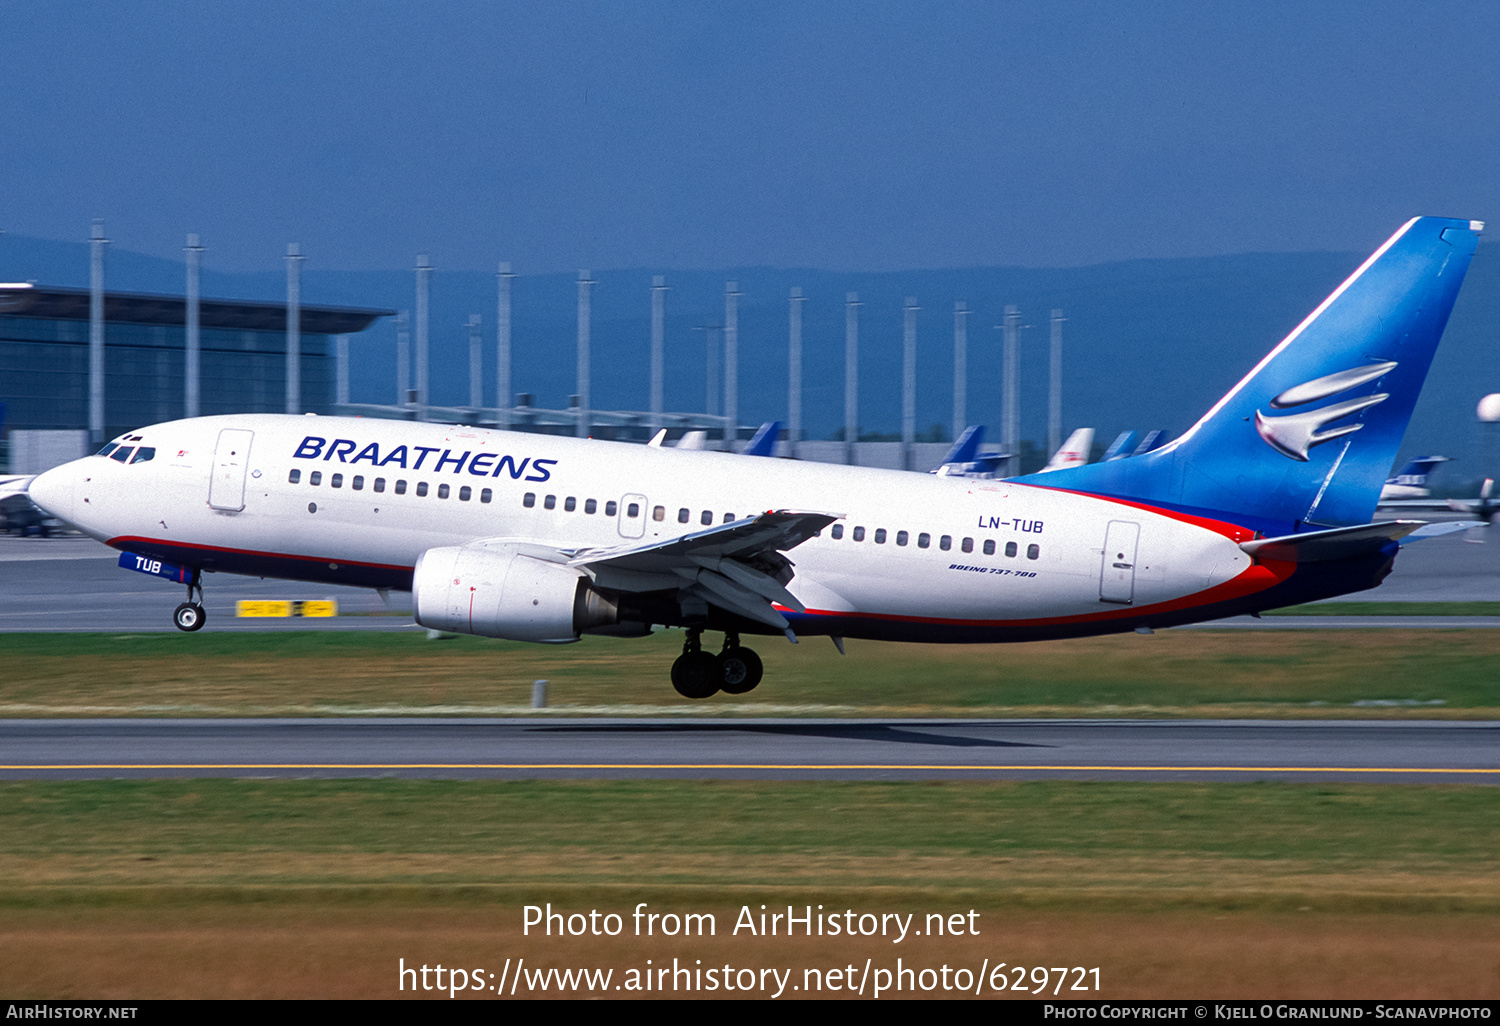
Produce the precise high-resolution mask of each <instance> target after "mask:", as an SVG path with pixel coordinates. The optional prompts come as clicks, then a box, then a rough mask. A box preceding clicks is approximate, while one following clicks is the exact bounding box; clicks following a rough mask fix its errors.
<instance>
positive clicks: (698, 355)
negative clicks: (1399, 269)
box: [0, 235, 1500, 486]
mask: <svg viewBox="0 0 1500 1026" xmlns="http://www.w3.org/2000/svg"><path fill="white" fill-rule="evenodd" d="M1365 255H1366V254H1362V253H1326V252H1316V253H1247V254H1240V255H1234V256H1221V257H1204V258H1194V259H1178V260H1134V261H1128V262H1123V263H1112V264H1098V265H1094V266H1089V267H1075V268H1034V269H1029V268H1018V267H974V268H957V269H951V270H917V271H896V272H888V273H879V274H856V273H835V272H829V271H820V270H813V269H796V268H793V269H783V268H767V267H742V268H730V269H725V270H722V271H672V270H670V269H661V268H650V269H629V270H613V271H610V270H605V271H597V270H596V271H593V272H592V276H593V278H594V279H595V280H596V281H597V284H596V285H595V286H594V289H593V311H594V316H593V331H592V333H593V366H594V368H595V371H594V381H593V393H594V405H595V406H596V407H598V408H600V409H640V408H643V407H644V406H645V405H646V403H647V381H648V367H647V357H648V342H649V337H650V284H651V276H652V274H665V275H666V281H667V284H668V285H669V286H670V287H671V289H672V291H671V292H670V293H668V296H667V353H668V374H667V405H668V407H669V408H671V409H678V410H702V409H703V408H704V403H705V332H703V331H701V330H695V329H696V328H698V327H699V326H702V325H710V324H711V325H718V324H721V323H722V321H723V315H724V284H725V282H726V281H729V280H733V281H737V282H738V285H739V290H740V292H741V293H742V296H741V298H740V409H741V412H742V417H743V419H744V420H745V421H746V422H747V423H753V422H757V421H761V420H769V419H780V418H784V417H785V415H786V374H787V371H786V355H787V297H788V293H789V291H790V289H791V288H792V287H793V286H800V287H801V288H802V290H803V294H804V295H805V296H806V297H807V302H806V304H805V306H804V308H803V336H804V351H805V361H804V370H803V380H804V383H805V389H804V398H803V409H804V417H805V420H806V427H807V432H808V435H809V437H813V438H827V437H830V436H831V435H832V434H833V433H834V432H835V431H837V430H840V429H841V428H842V425H843V382H844V294H845V293H846V292H850V291H854V292H858V293H859V298H860V300H861V301H862V303H863V306H862V307H861V309H860V314H859V318H860V386H861V392H860V413H861V416H860V422H861V429H862V430H863V431H870V432H893V431H899V430H900V422H901V406H900V401H901V347H902V318H903V313H902V311H903V306H904V304H905V300H906V297H907V296H914V297H916V299H917V302H918V303H919V304H920V305H921V307H922V310H921V313H920V314H919V315H918V345H919V355H918V418H917V422H918V429H919V430H923V431H925V430H927V429H928V428H929V427H930V426H932V425H938V426H940V428H941V430H942V432H943V433H944V436H946V434H947V432H948V425H949V424H950V421H951V409H952V407H951V403H952V381H953V363H952V360H953V312H952V311H953V303H954V301H955V300H963V301H964V302H966V303H967V304H968V307H969V309H971V310H973V311H974V313H973V314H972V315H971V316H970V318H969V396H968V410H969V420H970V421H971V422H984V423H988V424H990V425H991V426H992V434H998V430H997V427H996V426H997V425H998V424H999V415H1000V408H999V403H1000V344H999V342H1000V340H999V332H998V331H995V330H994V329H993V326H994V325H997V324H999V323H1000V320H1001V317H1002V311H1003V308H1004V306H1005V305H1006V304H1007V303H1014V304H1016V305H1017V306H1019V307H1020V310H1021V313H1022V315H1023V318H1024V321H1023V323H1026V324H1029V325H1032V327H1030V328H1029V329H1028V330H1026V331H1025V332H1023V335H1022V378H1021V380H1022V396H1023V398H1022V403H1021V406H1022V409H1021V421H1022V436H1023V437H1025V438H1029V439H1033V440H1037V441H1038V442H1044V441H1045V437H1046V414H1047V411H1046V402H1047V399H1046V397H1047V380H1046V373H1047V337H1048V328H1047V318H1048V314H1049V311H1050V310H1051V309H1052V308H1054V307H1058V308H1061V309H1062V310H1063V312H1064V315H1065V316H1066V317H1067V323H1066V325H1065V328H1064V389H1063V404H1064V406H1063V421H1064V429H1065V430H1071V429H1072V428H1074V427H1079V426H1092V427H1094V428H1095V429H1096V430H1097V432H1098V437H1099V438H1100V439H1101V440H1102V441H1104V442H1105V443H1107V442H1108V440H1109V439H1111V438H1113V436H1114V435H1115V433H1117V432H1119V431H1122V430H1125V429H1128V428H1134V429H1139V430H1143V431H1144V430H1149V429H1151V428H1165V429H1167V430H1168V431H1169V432H1170V433H1174V434H1175V433H1176V432H1180V431H1182V430H1183V429H1185V428H1187V427H1188V426H1189V425H1190V424H1191V423H1192V422H1193V421H1194V420H1195V419H1196V418H1197V417H1198V416H1199V415H1200V414H1201V413H1202V412H1203V411H1204V410H1206V409H1207V408H1208V406H1209V405H1210V404H1212V403H1213V401H1214V400H1215V399H1217V398H1218V397H1219V396H1220V395H1222V394H1223V393H1224V392H1225V391H1226V390H1227V389H1229V388H1230V387H1231V386H1232V385H1233V384H1234V383H1235V382H1236V381H1237V380H1239V378H1240V377H1242V376H1243V375H1244V373H1245V372H1246V371H1247V370H1249V368H1250V367H1251V366H1252V365H1253V364H1254V363H1255V361H1257V360H1258V359H1259V358H1260V357H1261V356H1262V355H1263V354H1264V353H1265V352H1266V351H1267V350H1269V349H1270V347H1271V346H1272V345H1274V344H1275V343H1276V342H1277V341H1279V340H1280V339H1281V338H1282V337H1283V336H1284V335H1285V334H1286V333H1287V332H1288V331H1290V330H1291V329H1292V328H1293V327H1295V326H1296V324H1297V323H1298V322H1299V321H1300V320H1301V319H1302V318H1303V317H1304V316H1306V314H1307V313H1308V312H1309V311H1310V310H1312V309H1313V307H1314V306H1316V305H1317V303H1318V302H1319V301H1321V300H1322V299H1323V297H1324V296H1326V295H1327V294H1328V293H1329V292H1330V291H1332V290H1333V289H1334V288H1335V287H1336V286H1337V285H1338V283H1339V282H1340V281H1342V280H1343V279H1344V278H1345V277H1346V276H1347V275H1348V274H1349V273H1350V272H1352V271H1353V270H1354V268H1355V267H1357V266H1358V264H1359V262H1360V261H1361V260H1362V259H1363V258H1364V256H1365ZM413 263H415V260H413ZM517 270H518V271H520V272H524V271H525V268H524V267H523V268H518V269H517ZM284 274H285V272H284V270H283V269H282V268H281V266H280V265H279V264H274V265H272V266H270V267H268V269H267V271H266V272H264V273H258V274H223V273H220V272H217V271H215V270H214V268H213V251H212V249H210V250H209V251H208V253H207V255H206V258H205V262H204V271H203V293H204V295H205V296H215V297H222V298H230V299H266V300H276V299H280V298H282V297H283V296H284V294H285V276H284ZM0 279H5V280H23V281H24V280H28V279H35V280H37V281H38V282H40V283H43V284H48V285H72V286H86V285H87V284H88V247H87V244H85V243H82V242H79V243H65V242H55V241H49V240H43V239H33V238H27V237H24V236H15V235H0ZM574 279H575V276H574V275H570V274H541V275H528V274H525V273H520V274H519V275H518V277H516V278H515V279H514V282H513V286H512V288H513V296H514V329H513V330H514V338H515V366H514V371H513V382H514V387H515V389H516V391H522V392H531V393H534V394H535V395H536V401H537V403H538V404H539V405H543V406H554V407H556V406H563V405H565V404H566V402H567V396H568V394H569V393H571V392H573V391H574V390H575V389H574V354H575V337H576V325H575V310H576V295H577V291H576V286H575V283H574ZM106 281H107V287H109V288H111V289H120V290H129V291H145V292H169V293H179V294H180V293H181V291H182V289H183V268H182V265H181V264H180V263H177V262H174V261H170V260H162V259H160V258H156V257H149V256H145V255H142V254H139V253H132V252H129V251H125V250H120V249H115V248H113V247H112V248H111V249H110V251H109V253H108V257H107V263H106ZM413 291H414V284H413V276H412V273H411V271H409V270H391V271H325V270H320V269H319V268H318V265H317V254H316V253H314V254H312V255H311V257H310V259H309V260H308V261H307V263H306V264H305V265H304V274H303V287H302V296H303V302H306V303H329V304H347V305H357V306H377V307H385V308H391V309H410V308H411V306H412V305H413ZM471 313H478V314H480V315H481V317H482V318H483V323H484V332H485V337H486V342H487V351H486V354H485V359H486V368H487V369H486V374H487V380H486V388H485V396H486V401H487V402H490V403H493V402H494V401H495V399H494V383H493V380H491V379H489V378H488V375H489V374H490V373H492V368H493V364H492V363H491V361H492V359H493V356H492V352H493V340H494V322H495V276H494V275H493V274H491V273H484V272H474V271H447V270H444V269H443V268H438V269H437V270H436V272H435V273H434V275H433V279H432V382H433V384H432V396H433V401H434V402H437V403H452V404H455V405H457V404H460V403H466V402H467V401H468V380H467V375H468V342H467V328H466V327H465V324H466V322H467V320H468V316H469V314H471ZM1497 344H1500V243H1496V242H1484V243H1481V245H1480V247H1479V252H1478V253H1477V255H1476V256H1475V258H1474V263H1473V267H1472V269H1471V270H1470V273H1469V277H1468V281H1467V283H1466V284H1465V286H1464V290H1463V292H1462V293H1461V294H1460V297H1459V301H1458V306H1457V308H1456V309H1455V311H1454V315H1453V319H1452V321H1451V323H1450V325H1449V327H1448V332H1447V335H1446V337H1445V339H1444V342H1443V345H1442V347H1441V348H1440V349H1439V350H1438V355H1437V359H1436V361H1435V362H1434V364H1433V369H1432V375H1431V377H1430V379H1429V382H1428V385H1427V388H1426V390H1425V391H1424V393H1423V396H1422V400H1421V403H1420V404H1419V406H1418V408H1417V413H1416V416H1415V418H1414V420H1413V423H1412V427H1411V430H1410V431H1409V433H1408V436H1407V444H1406V446H1405V447H1404V448H1403V453H1405V454H1408V455H1421V454H1426V453H1429V452H1441V453H1443V454H1445V455H1449V456H1454V457H1456V458H1458V459H1460V460H1461V461H1462V462H1460V463H1458V464H1456V465H1455V466H1453V467H1452V468H1449V469H1448V470H1447V471H1446V472H1445V473H1444V475H1443V476H1442V477H1440V478H1439V479H1438V481H1437V482H1436V483H1437V484H1438V485H1439V486H1445V481H1446V482H1447V483H1448V484H1452V483H1455V482H1458V481H1468V480H1477V479H1478V478H1480V477H1482V476H1484V474H1485V473H1495V471H1496V470H1500V467H1494V468H1490V469H1489V470H1485V469H1483V468H1481V466H1480V462H1481V459H1480V456H1481V451H1482V442H1481V436H1480V429H1479V427H1478V425H1477V424H1476V422H1475V418H1474V404H1475V403H1476V402H1477V401H1478V399H1479V397H1480V396H1481V395H1483V394H1485V393H1487V392H1491V391H1500V346H1497ZM395 349H396V344H395V327H394V324H393V323H391V322H389V321H387V322H382V323H380V324H377V325H376V326H375V327H374V328H372V329H371V330H370V331H368V332H365V333H364V334H363V335H361V336H358V342H357V344H356V345H355V347H354V351H355V353H356V357H355V363H354V367H353V371H352V375H351V377H352V397H353V399H354V400H355V401H364V402H390V401H393V400H394V399H395V391H396V387H395V381H396V375H395V367H394V364H395ZM1494 453H1495V456H1496V457H1497V459H1500V446H1497V447H1496V448H1495V450H1494Z"/></svg>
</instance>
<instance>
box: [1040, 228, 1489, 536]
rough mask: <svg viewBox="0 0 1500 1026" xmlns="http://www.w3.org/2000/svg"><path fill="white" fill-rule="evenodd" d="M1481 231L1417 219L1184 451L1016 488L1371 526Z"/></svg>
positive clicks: (1263, 522) (1287, 527)
mask: <svg viewBox="0 0 1500 1026" xmlns="http://www.w3.org/2000/svg"><path fill="white" fill-rule="evenodd" d="M1483 227H1484V226H1483V225H1482V224H1481V223H1479V222H1477V221H1464V220H1453V219H1450V218H1441V217H1418V218H1413V219H1412V220H1411V221H1408V222H1407V223H1406V224H1405V225H1404V226H1403V227H1402V228H1401V230H1400V231H1398V232H1397V233H1396V234H1395V235H1393V236H1391V238H1390V239H1389V240H1387V242H1386V243H1385V245H1383V246H1381V247H1380V248H1379V249H1378V250H1376V251H1375V253H1374V255H1372V256H1371V257H1370V258H1369V259H1368V260H1366V261H1365V262H1364V264H1362V265H1361V266H1360V268H1359V270H1357V271H1355V272H1354V274H1353V275H1351V276H1350V277H1349V279H1348V280H1347V281H1345V282H1344V283H1343V284H1342V285H1340V286H1339V287H1338V288H1337V289H1335V290H1334V292H1333V295H1331V296H1329V297H1328V298H1327V299H1325V300H1324V301H1323V302H1322V303H1321V304H1320V305H1319V306H1318V308H1317V309H1316V310H1314V311H1313V312H1312V313H1311V314H1309V315H1308V316H1307V319H1306V320H1304V321H1303V322H1302V323H1301V324H1299V325H1298V326H1297V327H1296V329H1294V330H1293V331H1292V333H1291V334H1290V335H1288V336H1287V337H1286V339H1285V340H1283V341H1282V343H1281V344H1280V345H1278V346H1277V347H1276V348H1275V349H1273V350H1271V352H1270V353H1269V354H1268V355H1267V356H1266V357H1265V359H1263V360H1261V361H1260V363H1259V364H1257V365H1256V366H1255V368H1254V369H1253V370H1251V371H1250V373H1249V374H1247V375H1246V376H1245V377H1244V379H1243V380H1241V381H1240V383H1239V384H1237V385H1235V386H1234V388H1232V389H1231V390H1230V391H1229V394H1228V395H1226V396H1224V398H1222V399H1220V400H1219V401H1218V402H1217V403H1216V404H1214V407H1213V408H1212V409H1211V410H1209V411H1208V413H1206V414H1204V415H1203V418H1202V419H1201V420H1199V421H1198V423H1196V424H1194V425H1193V426H1192V427H1191V428H1189V429H1188V430H1187V432H1186V433H1184V434H1183V435H1182V436H1181V437H1179V438H1177V439H1175V440H1173V441H1172V442H1171V443H1169V444H1167V445H1165V446H1163V447H1162V448H1160V449H1157V450H1156V451H1155V452H1150V453H1146V454H1145V455H1142V456H1137V457H1134V458H1132V459H1128V460H1115V461H1112V462H1109V463H1095V464H1090V465H1089V466H1084V467H1077V468H1075V469H1072V470H1064V471H1058V472H1056V473H1052V474H1048V475H1047V476H1046V477H1044V478H1039V479H1038V478H1034V477H1030V476H1028V477H1025V478H1021V479H1020V480H1022V481H1026V482H1027V483H1034V484H1040V485H1046V486H1048V487H1054V488H1068V489H1071V490H1076V491H1082V492H1091V493H1094V494H1098V495H1105V496H1110V497H1115V498H1122V499H1132V500H1137V501H1141V502H1146V503H1152V504H1158V505H1164V506H1170V507H1173V508H1176V509H1182V510H1190V511H1197V512H1201V513H1204V514H1206V515H1217V516H1218V517H1220V518H1221V519H1227V520H1234V521H1236V522H1240V523H1245V524H1247V525H1249V524H1252V523H1253V524H1255V525H1256V526H1258V527H1262V528H1263V529H1269V530H1278V531H1284V532H1285V531H1296V530H1300V529H1301V528H1302V525H1304V524H1307V525H1312V526H1315V527H1338V526H1344V525H1349V524H1363V523H1366V522H1368V521H1369V519H1370V517H1371V515H1372V514H1373V513H1374V512H1375V505H1376V503H1377V501H1378V500H1379V497H1380V489H1381V486H1382V485H1383V484H1384V483H1385V479H1386V475H1387V474H1389V473H1390V467H1391V463H1392V462H1393V461H1394V460H1395V458H1396V452H1397V449H1398V448H1399V447H1400V445H1401V439H1402V436H1403V435H1405V433H1406V425H1407V422H1408V421H1409V420H1410V419H1411V412H1412V407H1413V406H1415V405H1416V401H1417V395H1418V393H1419V392H1420V391H1421V390H1422V383H1423V381H1425V380H1426V377H1427V368H1428V366H1429V365H1430V364H1431V362H1432V355H1433V353H1434V351H1435V350H1436V349H1437V344H1438V340H1439V338H1441V337H1442V334H1443V328H1444V326H1446V325H1447V323H1448V315H1449V313H1450V312H1451V311H1452V309H1453V302H1454V299H1455V298H1457V296H1458V289H1459V286H1460V285H1461V284H1462V283H1463V279H1464V274H1465V273H1466V272H1467V271H1468V268H1469V260H1470V258H1471V257H1472V256H1473V255H1474V248H1475V246H1476V245H1477V243H1478V237H1479V232H1480V230H1481V229H1482V228H1483Z"/></svg>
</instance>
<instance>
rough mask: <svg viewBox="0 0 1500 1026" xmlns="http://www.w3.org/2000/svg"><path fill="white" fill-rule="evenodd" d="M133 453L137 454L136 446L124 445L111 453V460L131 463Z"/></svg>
mask: <svg viewBox="0 0 1500 1026" xmlns="http://www.w3.org/2000/svg"><path fill="white" fill-rule="evenodd" d="M133 452H135V447H134V446H126V445H122V446H120V447H119V448H118V449H116V450H115V451H114V452H112V453H110V455H109V458H110V459H112V460H118V461H119V462H121V463H129V462H130V454H131V453H133Z"/></svg>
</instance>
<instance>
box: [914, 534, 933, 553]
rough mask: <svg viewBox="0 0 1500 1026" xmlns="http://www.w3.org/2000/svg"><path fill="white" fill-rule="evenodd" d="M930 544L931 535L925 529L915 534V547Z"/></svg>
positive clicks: (924, 546)
mask: <svg viewBox="0 0 1500 1026" xmlns="http://www.w3.org/2000/svg"><path fill="white" fill-rule="evenodd" d="M931 544H932V535H930V534H928V533H927V532H926V531H923V532H922V533H921V534H919V535H917V548H919V549H925V548H927V546H929V545H931Z"/></svg>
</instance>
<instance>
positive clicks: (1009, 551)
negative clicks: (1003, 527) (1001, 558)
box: [1005, 542, 1016, 558]
mask: <svg viewBox="0 0 1500 1026" xmlns="http://www.w3.org/2000/svg"><path fill="white" fill-rule="evenodd" d="M1005 554H1006V555H1007V556H1010V557H1012V558H1014V557H1015V554H1016V543H1015V542H1006V543H1005Z"/></svg>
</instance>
